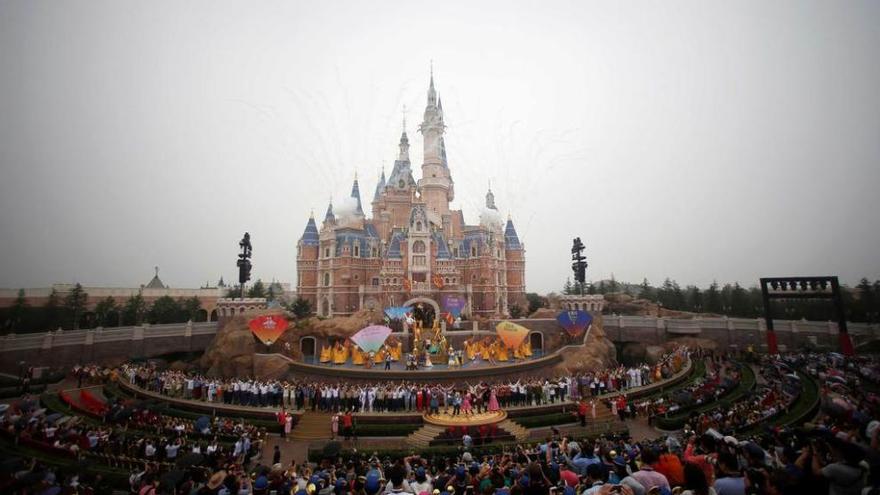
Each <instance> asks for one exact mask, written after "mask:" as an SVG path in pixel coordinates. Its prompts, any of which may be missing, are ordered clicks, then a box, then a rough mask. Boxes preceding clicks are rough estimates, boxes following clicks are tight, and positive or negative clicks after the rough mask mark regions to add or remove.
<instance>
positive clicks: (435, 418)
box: [422, 410, 507, 426]
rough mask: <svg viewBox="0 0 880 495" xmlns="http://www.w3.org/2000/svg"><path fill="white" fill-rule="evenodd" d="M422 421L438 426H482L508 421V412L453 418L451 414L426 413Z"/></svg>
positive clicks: (461, 415) (460, 415) (464, 415)
mask: <svg viewBox="0 0 880 495" xmlns="http://www.w3.org/2000/svg"><path fill="white" fill-rule="evenodd" d="M422 419H423V420H424V421H425V423H430V424H432V425H438V426H480V425H492V424H495V423H500V422H501V421H504V420H505V419H507V412H505V411H501V410H498V411H492V412H488V411H487V412H484V413H478V414H459V415H456V416H453V415H452V414H451V413H438V414H428V413H425V414H423V415H422Z"/></svg>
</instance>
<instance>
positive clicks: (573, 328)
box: [556, 310, 593, 337]
mask: <svg viewBox="0 0 880 495" xmlns="http://www.w3.org/2000/svg"><path fill="white" fill-rule="evenodd" d="M556 321H557V322H559V325H560V326H561V327H562V328H564V329H565V331H566V332H568V334H569V335H571V336H572V337H577V336H578V335H580V334H582V333H584V330H586V329H587V328H589V326H590V324H591V323H592V322H593V317H592V316H590V313H587V312H586V311H582V310H577V311H575V310H572V311H563V312H561V313H559V316H557V317H556Z"/></svg>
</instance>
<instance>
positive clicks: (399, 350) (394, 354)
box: [391, 340, 403, 361]
mask: <svg viewBox="0 0 880 495" xmlns="http://www.w3.org/2000/svg"><path fill="white" fill-rule="evenodd" d="M401 358H403V342H401V341H399V340H398V341H397V344H395V345H394V346H393V347H392V348H391V360H392V361H400V359H401Z"/></svg>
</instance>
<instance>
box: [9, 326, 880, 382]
mask: <svg viewBox="0 0 880 495" xmlns="http://www.w3.org/2000/svg"><path fill="white" fill-rule="evenodd" d="M603 320H604V321H603V326H604V330H605V334H606V336H607V338H609V339H611V340H612V341H614V342H641V343H643V344H645V345H662V344H664V343H666V342H669V341H674V340H676V339H681V338H693V339H700V340H702V339H706V340H712V341H714V342H716V343H717V345H718V346H719V347H720V348H729V347H735V348H740V349H744V348H746V347H747V346H749V345H750V344H751V345H753V346H754V348H755V349H756V350H758V351H761V350H765V349H766V335H765V332H766V329H765V324H764V320H762V319H740V318H694V319H673V318H655V317H642V316H604V317H603ZM516 322H517V323H520V324H522V325H524V326H526V327H527V328H529V329H530V330H533V331H535V332H539V333H540V334H541V335H542V338H543V342H544V348H545V349H548V350H553V349H557V348H559V346H560V345H562V344H563V343H564V342H563V339H564V337H563V335H562V331H561V329H560V328H559V326H558V325H556V322H555V320H553V319H529V320H516ZM774 326H775V330H776V333H777V340H778V342H779V346H780V350H796V349H800V348H803V347H805V346H813V347H819V348H826V349H837V347H838V337H837V335H838V332H837V325H836V324H835V323H832V322H815V321H791V320H775V321H774ZM848 327H849V332H850V335H851V337H852V340H853V343H854V344H855V345H856V346H858V345H859V344H862V343H864V342H867V341H870V340H873V339H877V338H880V325H876V324H874V325H868V324H864V323H849V324H848ZM488 328H489V326H487V327H486V328H485V329H484V330H483V331H477V332H474V331H473V330H462V331H456V332H450V333H449V334H448V335H449V339H450V341H451V342H452V343H453V345H454V346H455V347H456V348H460V347H461V344H462V342H463V341H464V339H466V338H473V337H475V336H477V337H482V336H492V335H494V332H492V331H491V330H488ZM492 328H494V325H492ZM216 333H217V324H216V323H212V322H208V323H193V324H189V325H188V324H173V325H152V326H151V325H144V326H140V327H122V328H110V329H103V330H102V329H94V330H77V331H65V332H48V333H32V334H18V335H17V334H10V335H6V336H4V337H0V371H4V372H12V373H15V372H17V371H18V363H19V362H20V361H24V362H25V363H27V364H28V365H39V366H71V365H73V364H76V363H88V362H93V361H102V362H103V361H113V360H125V359H132V358H145V357H153V356H158V355H161V354H167V353H171V352H200V351H203V350H204V349H205V348H207V347H208V345H209V344H210V343H211V341H212V340H213V339H214V335H215V334H216ZM295 337H296V340H294V342H296V341H298V340H299V336H295ZM322 343H323V342H320V341H319V342H318V347H317V350H320V346H321V344H322ZM405 344H408V342H406V341H405Z"/></svg>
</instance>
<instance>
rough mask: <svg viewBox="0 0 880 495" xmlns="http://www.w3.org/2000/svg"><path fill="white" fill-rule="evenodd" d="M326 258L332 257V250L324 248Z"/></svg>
mask: <svg viewBox="0 0 880 495" xmlns="http://www.w3.org/2000/svg"><path fill="white" fill-rule="evenodd" d="M324 257H325V258H329V257H330V248H324Z"/></svg>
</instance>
